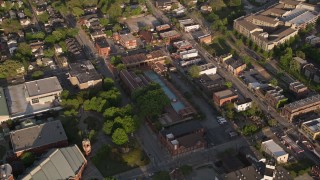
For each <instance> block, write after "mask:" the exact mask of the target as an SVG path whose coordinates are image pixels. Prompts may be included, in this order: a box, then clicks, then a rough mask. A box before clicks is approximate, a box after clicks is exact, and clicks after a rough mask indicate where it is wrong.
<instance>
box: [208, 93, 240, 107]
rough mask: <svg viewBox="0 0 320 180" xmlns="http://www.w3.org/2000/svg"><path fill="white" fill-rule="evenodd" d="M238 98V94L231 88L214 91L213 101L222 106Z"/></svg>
mask: <svg viewBox="0 0 320 180" xmlns="http://www.w3.org/2000/svg"><path fill="white" fill-rule="evenodd" d="M237 99H238V95H237V94H235V93H234V92H233V91H231V90H230V89H226V90H222V91H218V92H214V93H213V101H214V103H215V104H216V105H217V106H219V107H221V106H223V105H225V104H227V103H230V102H234V101H236V100H237Z"/></svg>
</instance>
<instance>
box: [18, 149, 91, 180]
mask: <svg viewBox="0 0 320 180" xmlns="http://www.w3.org/2000/svg"><path fill="white" fill-rule="evenodd" d="M86 165H87V160H86V158H85V157H84V156H83V154H82V152H81V150H80V149H79V148H78V146H77V145H73V146H70V147H64V148H59V149H51V150H50V151H49V152H48V153H46V154H45V155H44V156H42V158H41V159H40V160H39V161H37V162H35V164H34V166H33V168H29V169H28V171H27V172H25V173H24V174H23V175H22V176H21V177H19V178H21V179H41V180H51V179H70V180H80V179H81V178H82V173H83V171H84V169H85V167H86Z"/></svg>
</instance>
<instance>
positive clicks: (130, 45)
mask: <svg viewBox="0 0 320 180" xmlns="http://www.w3.org/2000/svg"><path fill="white" fill-rule="evenodd" d="M120 44H121V45H122V46H123V47H125V48H126V49H134V48H136V47H137V39H136V38H135V37H134V36H133V35H132V34H121V35H120Z"/></svg>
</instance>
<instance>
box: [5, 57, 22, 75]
mask: <svg viewBox="0 0 320 180" xmlns="http://www.w3.org/2000/svg"><path fill="white" fill-rule="evenodd" d="M21 68H23V65H22V64H21V63H20V62H18V61H14V60H10V59H9V60H6V61H5V62H3V63H2V64H0V78H7V77H14V76H16V75H17V74H19V69H21Z"/></svg>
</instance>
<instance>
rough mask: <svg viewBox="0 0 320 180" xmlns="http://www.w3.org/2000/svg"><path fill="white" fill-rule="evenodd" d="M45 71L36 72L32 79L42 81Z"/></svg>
mask: <svg viewBox="0 0 320 180" xmlns="http://www.w3.org/2000/svg"><path fill="white" fill-rule="evenodd" d="M43 75H44V73H43V71H35V72H33V73H32V75H31V76H32V79H41V78H42V77H43Z"/></svg>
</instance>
